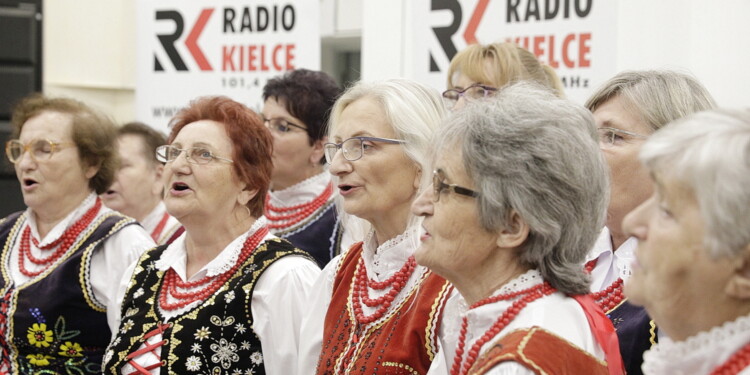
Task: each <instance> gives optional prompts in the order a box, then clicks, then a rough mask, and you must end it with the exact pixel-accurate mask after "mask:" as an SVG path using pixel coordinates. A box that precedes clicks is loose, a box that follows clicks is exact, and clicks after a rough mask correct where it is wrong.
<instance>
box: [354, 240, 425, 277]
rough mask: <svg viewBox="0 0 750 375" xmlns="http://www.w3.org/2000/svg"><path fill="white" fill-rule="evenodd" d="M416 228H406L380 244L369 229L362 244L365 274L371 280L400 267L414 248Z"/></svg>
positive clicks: (385, 275) (389, 273)
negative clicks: (378, 244) (365, 267)
mask: <svg viewBox="0 0 750 375" xmlns="http://www.w3.org/2000/svg"><path fill="white" fill-rule="evenodd" d="M417 230H418V228H417V227H413V228H407V229H406V231H405V232H404V233H401V234H399V235H398V236H396V237H393V238H391V239H389V240H388V241H385V242H384V243H383V244H381V245H380V246H377V240H376V237H375V232H374V231H372V230H371V231H370V232H369V233H368V234H367V237H365V240H364V243H363V244H362V247H363V248H362V256H363V257H364V260H365V266H367V274H368V275H369V276H370V277H371V278H372V279H373V280H377V281H382V280H385V279H386V278H388V277H389V276H390V275H392V274H393V273H394V272H396V271H397V270H399V269H401V267H403V265H404V263H405V262H406V259H408V258H409V257H410V256H411V255H412V254H414V250H416V246H417V245H418V243H417V242H416V231H417ZM376 246H377V248H376Z"/></svg>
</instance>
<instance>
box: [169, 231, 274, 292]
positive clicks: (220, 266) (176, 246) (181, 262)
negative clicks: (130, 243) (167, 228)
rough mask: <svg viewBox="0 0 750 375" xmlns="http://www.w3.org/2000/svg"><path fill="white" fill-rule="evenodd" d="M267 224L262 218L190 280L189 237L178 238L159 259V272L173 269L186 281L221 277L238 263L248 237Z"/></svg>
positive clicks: (268, 236)
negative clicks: (188, 266) (188, 260)
mask: <svg viewBox="0 0 750 375" xmlns="http://www.w3.org/2000/svg"><path fill="white" fill-rule="evenodd" d="M266 224H267V219H266V218H264V217H260V218H259V219H258V220H256V221H255V223H254V224H253V225H252V226H251V227H250V229H249V230H248V231H247V232H245V233H243V234H242V235H240V236H239V237H237V238H235V239H234V240H233V241H232V242H230V243H229V244H228V245H227V246H226V247H225V248H224V250H222V251H221V253H219V255H217V256H216V258H214V259H212V260H211V261H210V262H208V263H207V264H206V265H205V266H203V268H201V269H200V270H198V272H196V273H195V274H194V275H193V276H192V277H191V278H190V280H188V279H186V274H187V269H186V268H187V251H186V249H185V238H186V237H187V236H185V235H182V236H180V237H179V238H177V239H176V240H175V241H174V242H172V243H171V244H170V245H169V246H168V247H167V249H166V250H164V253H163V254H162V255H161V258H159V260H158V261H157V262H156V268H157V269H158V270H159V271H166V270H168V269H169V268H173V269H174V270H175V272H176V273H177V275H179V276H180V278H182V280H185V281H191V280H198V279H200V278H202V277H205V276H216V275H220V274H222V273H224V272H226V271H229V270H230V269H231V268H232V266H233V265H234V264H235V263H236V262H237V257H239V255H240V252H241V251H242V245H243V244H244V243H245V240H246V239H247V237H248V236H251V235H253V234H254V233H255V232H257V231H258V229H260V228H261V227H263V226H264V225H266ZM269 238H273V236H272V235H270V234H269V235H267V236H266V237H265V238H264V241H265V240H268V239H269ZM261 243H262V242H261Z"/></svg>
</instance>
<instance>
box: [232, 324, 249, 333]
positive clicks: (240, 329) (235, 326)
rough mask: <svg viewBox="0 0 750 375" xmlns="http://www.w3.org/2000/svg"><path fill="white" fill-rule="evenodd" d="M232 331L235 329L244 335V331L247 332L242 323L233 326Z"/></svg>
mask: <svg viewBox="0 0 750 375" xmlns="http://www.w3.org/2000/svg"><path fill="white" fill-rule="evenodd" d="M234 329H236V330H237V332H239V333H245V331H246V330H247V328H245V325H244V324H242V323H237V324H235V325H234Z"/></svg>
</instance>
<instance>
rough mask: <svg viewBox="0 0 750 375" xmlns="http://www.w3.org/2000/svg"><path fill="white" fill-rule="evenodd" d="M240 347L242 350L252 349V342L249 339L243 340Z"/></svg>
mask: <svg viewBox="0 0 750 375" xmlns="http://www.w3.org/2000/svg"><path fill="white" fill-rule="evenodd" d="M240 349H242V350H250V343H249V342H247V341H243V342H242V344H240Z"/></svg>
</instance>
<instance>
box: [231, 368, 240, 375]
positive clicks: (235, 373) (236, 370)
mask: <svg viewBox="0 0 750 375" xmlns="http://www.w3.org/2000/svg"><path fill="white" fill-rule="evenodd" d="M232 375H242V370H240V369H234V371H232Z"/></svg>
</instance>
